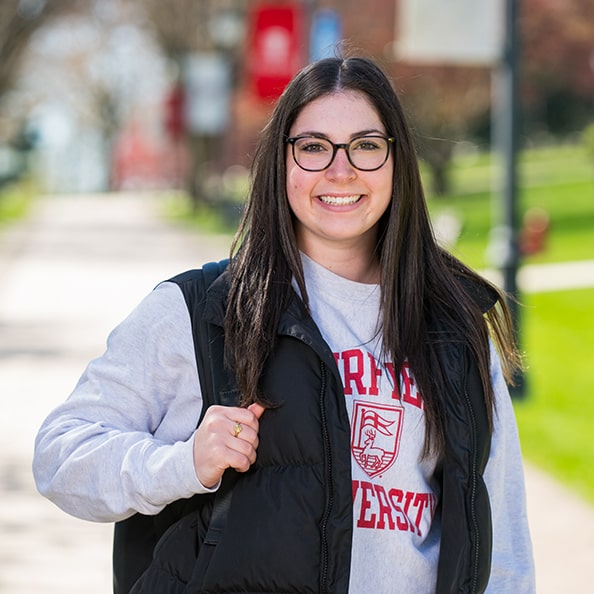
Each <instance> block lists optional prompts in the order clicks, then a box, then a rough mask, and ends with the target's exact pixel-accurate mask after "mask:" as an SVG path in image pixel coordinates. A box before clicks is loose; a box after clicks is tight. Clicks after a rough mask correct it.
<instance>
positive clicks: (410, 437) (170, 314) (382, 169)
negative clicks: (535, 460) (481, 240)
mask: <svg viewBox="0 0 594 594" xmlns="http://www.w3.org/2000/svg"><path fill="white" fill-rule="evenodd" d="M230 256H231V259H230V262H229V266H228V269H227V270H226V271H225V272H223V273H222V274H221V275H220V276H219V277H217V278H216V280H214V282H213V283H212V285H210V288H209V289H208V292H207V293H206V296H205V298H204V300H201V301H200V302H201V303H203V309H201V310H198V311H203V312H204V315H203V317H201V318H200V320H199V321H203V322H205V324H206V322H208V324H207V326H208V328H209V332H207V334H208V335H207V336H206V337H205V336H204V335H203V334H197V335H193V334H192V327H191V325H190V317H191V315H192V313H193V314H194V316H197V313H196V311H197V310H194V309H192V310H191V311H190V316H189V315H188V308H187V306H186V303H185V300H184V296H185V295H187V291H190V292H194V293H196V292H197V287H195V286H194V285H193V284H190V285H189V286H188V285H186V284H184V287H185V289H181V287H180V285H179V283H178V282H177V281H176V282H165V283H162V284H161V285H159V287H158V288H157V289H156V290H155V291H153V293H151V294H150V295H149V296H147V298H146V299H145V300H144V301H143V303H142V304H141V305H140V306H139V307H138V308H137V309H136V310H135V311H134V312H133V313H132V315H131V316H130V317H129V318H128V319H127V320H126V321H124V322H123V323H122V324H121V325H120V326H119V327H118V328H117V329H116V330H115V331H114V333H113V334H112V336H111V337H110V341H109V346H108V352H107V353H106V354H105V356H104V357H102V358H100V359H99V360H96V361H94V362H93V363H92V364H91V365H90V366H89V368H88V370H87V371H86V372H85V375H84V376H83V379H82V380H81V381H80V382H79V384H78V386H77V388H76V390H75V392H74V394H73V395H72V396H71V398H70V399H69V400H68V401H67V402H66V403H64V404H63V405H62V406H61V407H58V409H57V410H56V411H54V412H53V413H52V414H51V415H50V417H49V418H48V420H47V421H46V423H45V424H44V426H43V427H42V429H41V430H40V435H39V438H38V441H37V446H36V459H35V471H36V477H37V480H38V485H39V486H40V489H41V490H42V491H43V492H44V493H46V494H47V495H48V496H51V497H52V498H53V499H54V500H55V501H56V502H57V503H59V504H60V505H61V506H62V507H64V508H65V509H68V510H69V511H71V512H72V513H75V514H78V515H80V516H82V517H85V518H87V519H95V520H101V521H107V520H117V521H127V518H128V517H129V516H131V515H132V514H134V513H135V512H140V513H141V514H145V515H146V514H149V515H155V514H158V515H157V520H156V521H155V526H159V527H160V530H161V531H162V530H163V526H162V525H161V524H162V523H165V527H167V526H168V525H170V524H171V523H172V522H173V523H174V525H173V526H172V527H171V528H170V529H169V530H167V532H165V533H164V535H163V537H162V538H161V539H160V540H159V542H158V544H157V546H156V547H155V549H154V554H153V551H152V545H151V546H147V545H146V542H145V541H147V540H149V536H148V535H145V534H144V533H142V532H138V531H137V532H136V534H137V536H138V540H139V541H140V543H141V545H139V546H140V547H141V548H142V543H143V542H144V543H145V549H147V548H148V549H149V551H148V552H149V554H148V555H147V556H146V557H143V561H142V563H139V566H138V567H134V568H132V569H130V570H129V571H130V573H131V574H132V576H133V577H134V579H133V580H129V583H128V584H127V585H128V587H127V588H126V589H125V591H128V590H129V591H131V592H145V593H146V592H155V593H159V594H162V593H166V592H198V591H200V592H203V591H216V592H239V591H242V592H254V593H256V592H260V593H264V592H267V593H270V592H312V593H313V592H325V593H333V594H342V593H343V592H354V593H355V594H358V593H362V592H376V593H378V594H389V593H392V592H413V591H414V592H418V593H424V594H429V593H433V592H437V593H439V594H441V593H445V592H454V591H456V592H459V591H464V592H472V593H481V592H485V591H487V590H488V591H489V592H493V593H499V592H514V593H515V594H531V593H532V592H534V579H533V567H532V557H531V548H530V538H529V534H528V527H527V524H526V510H525V499H524V483H523V475H522V463H521V457H520V450H519V444H518V438H517V430H516V425H515V419H514V416H513V409H512V407H511V402H510V398H509V393H508V391H507V387H506V383H505V374H506V373H507V374H508V376H509V374H510V373H511V372H513V371H514V368H515V365H516V364H517V363H518V360H517V351H516V348H515V344H514V341H513V329H512V325H511V321H510V317H509V313H508V311H507V309H506V307H505V302H504V299H503V296H502V295H501V294H500V293H499V292H498V291H497V289H496V288H495V287H493V286H492V285H490V284H489V283H488V282H487V281H485V280H484V279H482V278H481V277H480V276H478V275H477V274H475V273H474V272H472V271H471V270H470V269H468V268H467V267H466V266H464V265H463V264H462V263H461V262H459V261H458V260H456V259H455V258H454V257H453V256H451V255H450V254H448V253H447V252H445V251H444V250H443V249H441V248H440V247H439V246H438V245H437V243H436V241H435V238H434V236H433V233H432V229H431V225H430V222H429V216H428V212H427V205H426V202H425V198H424V193H423V188H422V186H421V181H420V174H419V168H418V163H417V158H416V151H415V147H414V145H413V142H412V135H411V132H410V130H409V127H408V124H407V122H406V120H405V117H404V113H403V110H402V107H401V105H400V102H399V100H398V97H397V95H396V94H395V92H394V90H393V88H392V86H391V84H390V82H389V80H388V79H387V78H386V76H385V74H384V73H383V72H382V71H381V70H380V69H379V68H378V67H377V65H376V64H374V63H373V62H371V61H370V60H367V59H363V58H357V57H353V58H346V59H341V58H332V59H325V60H321V61H319V62H316V63H314V64H311V65H309V66H308V67H306V68H305V69H303V70H302V71H301V72H300V73H298V74H297V75H296V77H295V78H294V79H293V80H292V81H291V83H290V84H289V85H288V87H287V88H286V90H285V92H284V93H283V95H282V96H281V98H280V99H279V101H278V103H277V105H276V108H275V110H274V113H273V115H272V117H271V120H270V122H269V124H268V125H267V127H266V128H265V130H264V131H263V134H262V135H261V138H260V144H259V146H258V149H257V151H256V155H255V158H254V162H253V166H252V184H251V189H250V193H249V197H248V202H247V206H246V209H245V211H244V215H243V218H242V221H241V223H240V227H239V230H238V233H237V235H236V239H235V241H234V244H233V246H232V249H231V254H230ZM206 270H212V266H208V267H205V269H204V271H206ZM184 278H186V277H185V276H184ZM183 291H186V292H183ZM199 317H200V316H199ZM195 327H196V324H195ZM197 327H198V328H200V329H202V331H204V328H203V326H201V325H198V326H197ZM210 331H212V332H214V333H215V335H216V339H215V340H210V339H209V337H210ZM193 339H195V340H196V345H194V343H193ZM203 343H206V344H208V345H209V346H212V345H215V346H216V348H217V349H219V350H217V351H216V355H214V354H212V352H211V358H210V359H211V360H210V364H211V365H212V366H213V369H215V370H216V371H218V372H220V373H223V371H224V373H225V386H223V388H224V389H222V390H220V391H218V392H220V394H219V398H220V400H221V401H224V402H225V404H227V405H226V406H222V405H220V404H219V401H218V400H217V401H216V402H214V403H213V402H210V401H209V400H208V394H207V393H205V394H201V391H200V386H199V384H198V382H197V376H198V375H199V372H198V366H197V364H196V358H195V357H196V351H195V346H196V347H198V350H197V352H198V354H200V352H201V350H200V346H201V345H202V344H203ZM213 348H214V347H213ZM213 352H214V351H213ZM199 360H200V361H202V359H201V358H199ZM200 374H201V375H202V376H203V377H202V379H205V378H206V380H207V379H208V378H209V377H211V375H210V374H209V375H206V376H204V370H203V369H202V366H201V370H200ZM215 375H216V373H215ZM495 409H496V410H497V414H496V415H495V414H494V412H493V411H494V410H495ZM196 425H198V427H197V428H196ZM97 468H100V469H101V472H95V469H97ZM90 469H91V470H90ZM510 493H512V494H513V497H509V494H510ZM193 495H195V496H194V497H193ZM172 503H174V504H176V505H174V507H173V508H172V507H171V506H169V504H172ZM163 510H164V511H163ZM173 510H175V511H173ZM225 510H226V511H225ZM135 517H136V516H134V515H132V518H131V519H132V521H134V519H135ZM216 535H218V536H216ZM211 537H212V538H211ZM143 539H144V541H143ZM151 542H152V541H151ZM121 546H129V547H131V548H134V547H132V546H131V545H130V544H129V543H128V542H125V543H122V542H120V547H121ZM132 555H133V556H134V551H132ZM126 558H128V557H126ZM128 577H129V576H128ZM136 578H138V579H136ZM134 582H135V583H134ZM118 594H119V592H118Z"/></svg>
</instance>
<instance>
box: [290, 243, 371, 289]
mask: <svg viewBox="0 0 594 594" xmlns="http://www.w3.org/2000/svg"><path fill="white" fill-rule="evenodd" d="M301 249H302V251H303V253H304V254H305V255H306V256H308V257H309V258H311V259H312V260H314V262H317V263H318V264H320V265H321V266H323V267H324V268H327V269H328V270H330V271H331V272H333V273H334V274H337V275H338V276H342V277H343V278H346V279H348V280H351V281H355V282H358V283H365V284H370V285H371V284H379V282H380V266H379V261H378V259H377V257H376V256H375V255H374V254H371V253H368V252H349V251H346V250H343V249H337V250H332V249H330V250H324V252H323V253H321V252H320V251H314V252H310V251H308V250H307V248H305V249H304V248H301Z"/></svg>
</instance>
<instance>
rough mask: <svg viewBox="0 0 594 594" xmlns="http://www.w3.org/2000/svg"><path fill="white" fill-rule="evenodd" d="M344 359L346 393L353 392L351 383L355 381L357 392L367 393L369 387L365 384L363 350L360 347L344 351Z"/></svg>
mask: <svg viewBox="0 0 594 594" xmlns="http://www.w3.org/2000/svg"><path fill="white" fill-rule="evenodd" d="M342 361H343V379H342V381H343V383H344V393H345V394H349V395H350V394H352V393H353V388H352V386H351V384H352V383H353V382H354V384H355V389H356V394H367V389H366V388H365V386H364V385H363V374H364V373H365V368H364V364H363V352H362V351H361V350H359V349H351V350H349V351H344V352H343V353H342Z"/></svg>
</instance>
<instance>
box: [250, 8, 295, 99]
mask: <svg viewBox="0 0 594 594" xmlns="http://www.w3.org/2000/svg"><path fill="white" fill-rule="evenodd" d="M248 22H249V33H248V51H247V67H248V72H249V76H250V83H251V87H252V88H253V89H254V91H255V93H256V94H257V95H258V97H260V98H262V99H276V98H277V97H279V96H280V94H281V93H282V92H283V90H284V88H285V87H286V86H287V83H288V82H289V81H290V80H291V78H292V77H293V76H294V75H295V74H296V72H297V71H298V70H299V69H300V68H301V67H302V66H303V64H304V60H305V55H304V52H305V44H304V43H303V14H302V11H301V8H300V7H299V6H291V5H286V4H283V5H259V6H254V7H253V8H252V9H251V10H250V12H249V15H248Z"/></svg>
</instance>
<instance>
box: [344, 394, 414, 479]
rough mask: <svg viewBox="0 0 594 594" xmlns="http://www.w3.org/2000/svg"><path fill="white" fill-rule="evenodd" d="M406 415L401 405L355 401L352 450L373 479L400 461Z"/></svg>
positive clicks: (360, 464) (358, 461)
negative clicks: (399, 450) (399, 451)
mask: <svg viewBox="0 0 594 594" xmlns="http://www.w3.org/2000/svg"><path fill="white" fill-rule="evenodd" d="M403 416H404V409H403V407H402V406H401V405H399V404H395V405H387V404H375V403H369V402H360V401H357V402H355V407H354V410H353V427H352V430H351V431H352V435H351V449H352V452H353V456H354V457H355V460H357V463H358V464H359V466H360V467H361V468H362V469H363V470H364V471H365V472H366V473H367V475H368V476H369V477H371V478H373V477H374V476H377V475H378V474H381V473H382V472H384V471H386V470H387V469H388V468H390V466H392V464H394V462H395V461H396V458H397V457H398V449H399V446H400V432H401V431H402V419H403Z"/></svg>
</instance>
